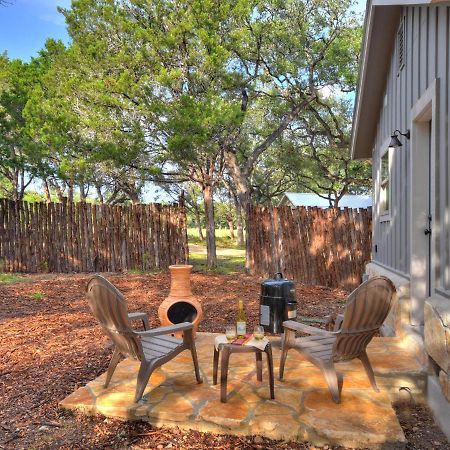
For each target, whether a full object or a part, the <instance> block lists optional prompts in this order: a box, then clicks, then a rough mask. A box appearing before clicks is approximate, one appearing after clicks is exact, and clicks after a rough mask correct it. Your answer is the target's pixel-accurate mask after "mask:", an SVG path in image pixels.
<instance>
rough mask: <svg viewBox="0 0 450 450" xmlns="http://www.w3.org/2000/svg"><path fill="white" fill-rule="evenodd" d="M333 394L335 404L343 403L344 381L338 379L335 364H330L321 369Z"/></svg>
mask: <svg viewBox="0 0 450 450" xmlns="http://www.w3.org/2000/svg"><path fill="white" fill-rule="evenodd" d="M320 369H321V370H322V373H323V375H324V377H325V381H326V382H327V384H328V388H329V389H330V392H331V397H332V398H333V401H334V402H335V403H341V389H342V380H340V379H339V378H338V375H337V373H336V369H335V368H334V364H333V362H329V363H326V364H324V365H323V366H321V367H320Z"/></svg>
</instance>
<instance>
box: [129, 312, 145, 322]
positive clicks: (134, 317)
mask: <svg viewBox="0 0 450 450" xmlns="http://www.w3.org/2000/svg"><path fill="white" fill-rule="evenodd" d="M144 317H147V313H145V312H140V311H136V312H131V313H128V318H129V319H130V320H142V319H143V318H144Z"/></svg>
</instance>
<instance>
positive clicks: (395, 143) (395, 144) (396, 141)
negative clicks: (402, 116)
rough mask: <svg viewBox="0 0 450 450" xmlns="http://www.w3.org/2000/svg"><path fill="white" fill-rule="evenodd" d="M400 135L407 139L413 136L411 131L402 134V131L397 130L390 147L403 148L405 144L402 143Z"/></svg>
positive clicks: (393, 134)
mask: <svg viewBox="0 0 450 450" xmlns="http://www.w3.org/2000/svg"><path fill="white" fill-rule="evenodd" d="M398 135H401V136H405V138H406V139H408V140H409V139H410V138H411V134H410V132H409V130H406V133H402V132H401V131H400V130H395V131H394V132H393V133H392V136H391V142H390V143H389V147H392V148H397V147H401V146H402V145H403V144H402V143H401V142H400V140H399V138H398Z"/></svg>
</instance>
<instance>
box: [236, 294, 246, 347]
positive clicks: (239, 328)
mask: <svg viewBox="0 0 450 450" xmlns="http://www.w3.org/2000/svg"><path fill="white" fill-rule="evenodd" d="M246 322H247V317H246V315H245V309H244V302H243V300H239V309H238V312H237V315H236V334H237V335H238V337H239V338H243V337H245V333H246V332H247V325H246Z"/></svg>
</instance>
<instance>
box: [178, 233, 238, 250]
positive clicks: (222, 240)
mask: <svg viewBox="0 0 450 450" xmlns="http://www.w3.org/2000/svg"><path fill="white" fill-rule="evenodd" d="M187 233H188V241H189V244H198V245H206V242H205V241H201V240H200V238H199V236H198V230H197V228H188V230H187ZM234 234H235V236H236V235H237V232H236V230H234ZM203 236H206V230H203ZM216 246H217V247H218V248H236V249H244V247H243V246H238V245H237V244H236V239H235V240H232V239H230V230H228V229H227V228H217V229H216Z"/></svg>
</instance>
